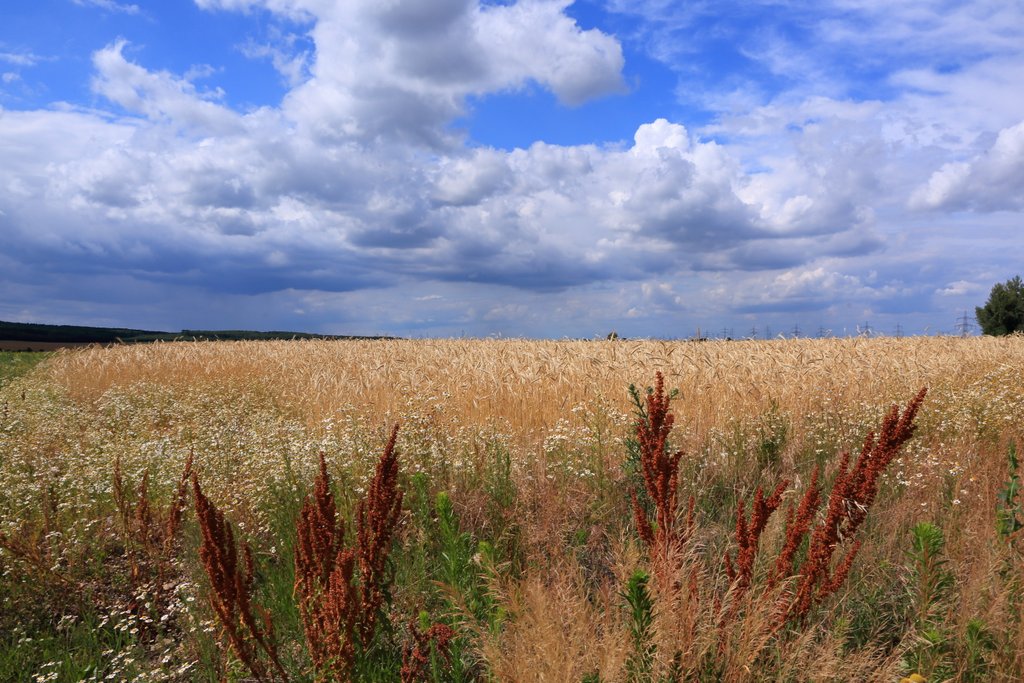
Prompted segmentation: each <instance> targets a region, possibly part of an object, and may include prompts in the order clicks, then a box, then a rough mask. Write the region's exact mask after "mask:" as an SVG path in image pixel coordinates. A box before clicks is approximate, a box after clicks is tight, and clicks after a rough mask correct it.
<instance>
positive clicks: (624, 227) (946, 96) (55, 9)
mask: <svg viewBox="0 0 1024 683" xmlns="http://www.w3.org/2000/svg"><path fill="white" fill-rule="evenodd" d="M1022 82H1024V5H1022V4H1021V3H1020V2H1016V1H1013V2H1007V1H1006V0H991V1H989V0H979V1H977V2H947V1H940V0H934V1H926V0H907V1H905V2H899V3H892V2H879V1H876V0H823V1H820V2H809V1H802V0H743V1H740V0H735V1H734V0H719V1H717V2H705V1H695V2H677V1H671V0H579V1H578V2H575V3H573V2H570V1H569V0H518V1H516V2H511V1H509V2H479V1H477V0H346V1H345V2H339V1H336V0H191V1H190V0H181V1H180V2H143V1H141V0H140V1H138V2H129V1H127V0H36V1H35V2H31V3H30V2H5V3H3V4H2V5H0V294H2V296H0V319H5V320H20V321H26V322H53V323H74V324H96V325H117V326H128V327H141V328H148V329H168V330H177V329H181V328H234V329H237V328H248V329H292V330H302V331H316V332H330V333H341V334H345V333H348V334H378V333H385V334H395V335H406V336H452V335H472V336H487V335H494V334H500V335H507V336H529V337H563V336H573V337H595V336H604V335H605V334H607V333H608V332H609V331H611V330H616V331H617V332H618V333H619V334H620V335H624V336H656V337H688V336H691V335H693V334H694V333H695V332H696V331H697V329H698V328H699V329H700V330H702V331H703V332H705V333H708V334H712V335H720V334H722V333H729V334H732V335H733V336H746V335H749V334H750V333H751V331H752V330H755V329H756V330H757V331H758V335H759V336H763V335H764V334H765V333H766V332H768V331H770V332H771V333H772V334H783V333H784V334H788V333H791V332H792V331H793V330H794V328H799V329H800V330H801V332H802V333H803V334H816V333H818V331H819V330H831V331H832V332H833V333H836V334H843V333H844V332H845V333H856V332H857V331H858V330H859V329H861V328H863V326H864V325H865V324H868V325H870V327H871V329H872V330H874V331H876V332H881V333H893V332H894V331H896V329H897V326H898V327H899V329H900V330H901V331H902V332H903V333H905V334H920V333H936V332H952V331H954V328H955V324H956V322H957V318H959V317H960V316H962V315H963V313H964V311H968V312H972V311H973V309H974V307H975V306H976V305H980V304H981V303H983V302H984V300H985V298H986V297H987V294H988V291H989V289H990V288H991V287H992V285H993V284H994V283H996V282H1002V281H1005V280H1006V279H1009V278H1010V277H1012V276H1014V275H1016V274H1018V273H1020V272H1021V264H1022V263H1024V233H1022V230H1024V215H1022V214H1024V189H1022V188H1024V86H1022Z"/></svg>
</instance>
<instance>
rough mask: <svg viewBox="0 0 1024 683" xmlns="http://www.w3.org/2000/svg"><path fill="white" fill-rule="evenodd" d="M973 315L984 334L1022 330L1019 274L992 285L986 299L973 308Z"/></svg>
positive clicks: (1023, 310)
mask: <svg viewBox="0 0 1024 683" xmlns="http://www.w3.org/2000/svg"><path fill="white" fill-rule="evenodd" d="M974 315H975V317H977V318H978V324H979V325H981V331H982V332H983V333H985V334H992V335H1002V334H1011V333H1013V332H1024V282H1021V279H1020V276H1019V275H1018V276H1017V277H1015V278H1013V279H1012V280H1007V281H1006V282H1001V283H999V284H997V285H996V286H995V287H993V288H992V293H991V294H989V295H988V301H986V302H985V305H984V306H979V307H977V308H975V309H974Z"/></svg>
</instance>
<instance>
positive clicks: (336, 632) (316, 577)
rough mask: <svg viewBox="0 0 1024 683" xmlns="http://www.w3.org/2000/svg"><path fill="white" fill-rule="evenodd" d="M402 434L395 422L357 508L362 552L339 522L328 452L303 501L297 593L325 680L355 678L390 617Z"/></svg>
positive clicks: (311, 648) (312, 649)
mask: <svg viewBox="0 0 1024 683" xmlns="http://www.w3.org/2000/svg"><path fill="white" fill-rule="evenodd" d="M397 437H398V425H395V427H394V428H393V429H392V431H391V437H390V439H389V440H388V442H387V445H386V446H385V448H384V452H383V454H382V455H381V457H380V460H379V461H378V462H377V469H376V472H375V473H374V477H373V480H372V481H371V482H370V487H369V490H368V491H367V494H366V497H365V498H364V499H363V500H361V501H359V504H358V506H357V508H356V525H357V528H356V539H355V540H356V545H355V547H346V546H345V524H344V520H341V519H338V511H337V507H336V505H335V501H334V495H333V493H331V488H330V483H331V482H330V476H329V475H328V473H327V465H326V462H325V461H324V456H323V454H322V453H321V454H320V472H319V474H318V475H317V478H316V481H315V483H314V487H313V494H312V497H307V498H306V500H305V501H304V502H303V506H302V511H301V513H300V515H299V520H298V522H297V535H298V542H297V543H296V550H295V593H296V595H297V596H298V599H299V611H300V613H301V616H302V622H303V629H304V631H305V635H306V642H307V644H308V647H309V652H310V656H311V658H312V660H313V664H314V666H315V667H316V669H317V674H318V676H319V679H320V680H340V681H347V680H349V679H350V678H351V676H352V674H353V670H354V667H355V665H356V659H357V656H358V653H359V652H362V651H365V650H366V649H367V648H369V646H370V644H371V643H372V641H373V636H374V633H375V631H376V628H377V625H378V622H379V619H381V618H382V614H383V609H382V608H383V604H384V601H385V598H386V592H387V588H388V583H389V577H388V575H387V567H386V565H387V558H388V554H389V553H390V550H391V542H392V539H393V537H394V533H395V528H396V526H397V524H398V517H399V514H400V513H401V509H402V491H401V490H400V489H399V488H398V457H397V454H396V453H395V440H396V439H397ZM357 567H358V573H357V572H356V568H357ZM383 618H386V616H384V617H383Z"/></svg>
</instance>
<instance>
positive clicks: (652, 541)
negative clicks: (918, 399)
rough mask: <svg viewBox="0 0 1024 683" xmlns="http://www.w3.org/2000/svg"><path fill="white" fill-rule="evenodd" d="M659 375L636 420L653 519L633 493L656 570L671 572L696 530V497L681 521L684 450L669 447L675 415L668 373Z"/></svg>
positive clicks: (639, 526)
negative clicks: (679, 501)
mask: <svg viewBox="0 0 1024 683" xmlns="http://www.w3.org/2000/svg"><path fill="white" fill-rule="evenodd" d="M655 377H656V379H655V385H654V389H653V390H649V391H648V394H647V397H646V406H645V408H646V409H645V410H644V411H643V413H642V414H641V416H640V419H638V420H637V422H636V438H637V443H638V444H639V450H640V471H641V474H642V475H643V482H644V489H645V490H646V492H647V495H648V497H649V498H650V500H651V502H652V504H653V506H654V521H653V523H652V521H651V519H650V518H649V517H648V512H647V511H646V510H645V509H644V507H643V506H642V505H641V504H640V501H639V500H637V496H636V494H635V493H631V497H632V503H633V516H634V518H635V520H636V528H637V532H638V533H639V535H640V538H641V540H643V542H644V545H645V546H646V547H647V551H648V553H649V555H650V558H651V563H652V565H653V567H654V570H655V573H657V574H659V575H666V576H667V575H669V574H671V573H673V571H674V570H675V569H676V568H677V567H674V566H672V565H673V562H672V561H670V558H676V560H678V558H679V556H680V553H681V550H682V548H683V545H684V544H685V542H686V540H687V539H688V538H689V536H690V533H691V531H692V528H693V510H694V499H693V498H692V497H691V498H690V502H689V508H688V512H687V516H686V519H685V521H684V522H683V523H682V524H679V523H678V520H677V518H676V515H677V510H676V505H677V496H678V486H679V460H680V459H681V458H682V457H683V451H682V450H677V451H674V452H673V451H671V450H670V449H669V447H668V436H669V433H670V432H671V431H672V425H673V423H674V422H675V416H674V415H673V414H672V413H670V412H669V403H670V401H671V397H670V396H668V395H666V394H665V378H664V376H662V374H661V373H660V372H658V373H657V374H656V376H655Z"/></svg>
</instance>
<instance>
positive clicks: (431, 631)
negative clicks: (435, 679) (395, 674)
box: [401, 615, 455, 683]
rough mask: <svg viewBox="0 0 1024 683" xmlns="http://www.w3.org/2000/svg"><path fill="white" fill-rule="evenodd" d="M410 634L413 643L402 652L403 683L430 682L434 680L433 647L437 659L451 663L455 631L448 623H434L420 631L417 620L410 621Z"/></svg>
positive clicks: (447, 663) (446, 663)
mask: <svg viewBox="0 0 1024 683" xmlns="http://www.w3.org/2000/svg"><path fill="white" fill-rule="evenodd" d="M424 616H425V615H424ZM409 634H410V635H411V636H412V643H410V644H409V645H408V646H406V648H405V649H404V650H403V652H402V670H401V676H402V683H420V682H421V681H424V682H427V683H429V681H431V680H432V678H431V675H430V674H431V673H432V672H431V649H433V651H434V653H436V658H437V659H440V660H443V662H444V664H445V665H450V664H451V653H450V652H449V649H450V647H451V643H452V641H453V640H454V639H455V631H454V630H453V629H452V627H451V626H448V625H447V624H432V625H431V626H430V628H428V629H426V630H425V631H420V630H419V629H418V628H417V627H416V622H415V621H410V622H409ZM435 661H436V659H435Z"/></svg>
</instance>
